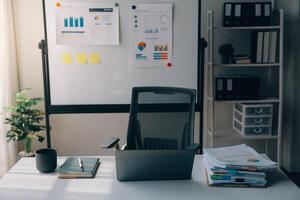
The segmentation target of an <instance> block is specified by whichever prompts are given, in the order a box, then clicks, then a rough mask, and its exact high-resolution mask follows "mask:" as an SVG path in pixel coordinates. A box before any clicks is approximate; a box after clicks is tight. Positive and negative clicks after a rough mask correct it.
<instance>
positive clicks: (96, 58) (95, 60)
mask: <svg viewBox="0 0 300 200" xmlns="http://www.w3.org/2000/svg"><path fill="white" fill-rule="evenodd" d="M89 63H90V64H100V63H101V58H100V54H99V53H92V54H91V55H90V58H89Z"/></svg>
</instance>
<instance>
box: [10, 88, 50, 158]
mask: <svg viewBox="0 0 300 200" xmlns="http://www.w3.org/2000/svg"><path fill="white" fill-rule="evenodd" d="M27 91H28V90H22V91H20V92H17V94H16V104H15V105H14V106H11V107H7V108H5V111H6V112H7V113H9V114H10V116H9V117H7V118H6V119H5V123H6V124H9V125H10V129H9V130H8V131H7V133H6V137H7V139H8V141H9V142H10V141H23V145H24V151H21V152H20V153H19V155H20V156H22V157H28V156H34V153H33V152H32V151H31V145H32V141H33V140H38V141H39V142H43V141H44V139H45V138H44V137H43V136H41V135H38V134H37V133H38V132H40V131H42V130H45V128H46V127H45V126H44V125H41V124H40V122H41V121H42V120H43V119H44V114H43V113H42V112H41V111H40V110H39V109H36V108H34V107H35V106H36V105H37V104H39V103H40V102H41V101H42V100H43V99H42V98H40V97H37V98H27V97H26V96H25V94H26V93H27Z"/></svg>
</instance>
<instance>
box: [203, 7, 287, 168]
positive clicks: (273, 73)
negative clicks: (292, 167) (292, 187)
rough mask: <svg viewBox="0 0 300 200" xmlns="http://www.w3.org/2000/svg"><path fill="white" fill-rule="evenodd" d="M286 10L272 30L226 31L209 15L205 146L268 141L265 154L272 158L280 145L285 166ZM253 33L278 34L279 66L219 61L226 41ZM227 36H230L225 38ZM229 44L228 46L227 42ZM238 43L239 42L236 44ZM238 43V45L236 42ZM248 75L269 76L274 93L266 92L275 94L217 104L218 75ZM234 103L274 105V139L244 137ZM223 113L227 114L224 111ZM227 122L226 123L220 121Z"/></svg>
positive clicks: (246, 28) (210, 13) (256, 28)
mask: <svg viewBox="0 0 300 200" xmlns="http://www.w3.org/2000/svg"><path fill="white" fill-rule="evenodd" d="M283 17H284V13H283V10H279V11H276V14H275V13H274V20H273V21H274V25H272V26H255V27H222V26H219V25H215V24H214V12H213V11H212V10H210V11H208V13H207V27H206V28H207V41H208V48H207V54H206V65H205V75H206V80H205V91H206V92H205V98H206V100H205V109H206V110H205V116H206V121H205V131H204V132H205V140H206V141H205V142H206V147H207V148H211V147H216V146H217V145H215V143H216V140H224V139H226V140H227V141H228V140H229V141H230V140H238V141H241V142H247V141H252V142H255V141H257V142H258V141H259V142H261V141H264V142H265V148H264V149H265V152H261V153H265V154H267V155H268V152H269V142H271V141H272V142H274V141H275V142H276V143H277V144H276V146H275V148H276V150H277V151H276V158H277V162H278V163H279V166H280V163H281V160H280V152H281V148H280V147H281V135H282V133H281V129H282V99H283V97H282V94H283V92H282V84H283ZM253 31H277V33H278V34H277V37H278V42H277V48H278V49H277V51H278V53H277V55H278V56H277V57H278V58H277V62H276V63H251V64H222V63H221V61H220V60H221V59H220V57H219V59H218V56H219V55H218V51H217V49H218V47H219V46H220V45H222V44H224V43H222V42H223V41H222V39H223V38H226V36H228V37H227V38H231V39H232V40H236V38H233V37H232V36H231V35H230V34H235V36H237V37H238V36H241V37H244V38H245V36H243V34H248V37H249V35H251V32H253ZM225 32H226V34H224V33H225ZM216 34H222V36H221V37H216ZM225 42H228V40H227V41H225ZM235 42H236V41H235ZM236 43H237V42H236ZM243 70H244V71H246V72H248V73H249V72H250V74H251V73H252V74H253V73H258V74H259V73H263V71H264V73H266V74H267V75H266V77H267V78H266V79H267V81H266V82H265V84H266V85H267V88H269V89H270V91H269V90H268V91H267V90H266V95H268V94H272V95H271V96H267V97H265V98H262V99H259V100H230V101H224V100H215V75H216V74H217V73H218V72H220V71H221V72H222V71H226V72H228V71H229V72H236V71H243ZM234 103H259V104H267V103H271V104H273V107H274V110H275V112H274V113H275V114H274V117H273V133H272V135H260V136H242V135H240V134H239V133H238V132H236V131H235V130H234V129H233V128H232V120H233V119H232V118H233V117H232V112H233V111H232V110H233V109H230V108H232V107H233V105H234ZM222 109H223V110H222ZM220 118H221V119H225V120H220Z"/></svg>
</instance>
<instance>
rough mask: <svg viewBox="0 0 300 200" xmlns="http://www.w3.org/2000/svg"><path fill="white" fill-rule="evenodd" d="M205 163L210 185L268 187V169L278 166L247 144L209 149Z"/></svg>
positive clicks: (205, 154) (206, 152)
mask: <svg viewBox="0 0 300 200" xmlns="http://www.w3.org/2000/svg"><path fill="white" fill-rule="evenodd" d="M204 163H205V170H206V174H207V182H208V184H209V185H210V186H232V187H266V186H267V180H268V179H267V174H266V171H271V170H275V169H276V168H277V165H276V163H275V162H273V161H271V160H269V159H268V158H265V157H264V156H262V155H260V154H258V153H257V152H256V151H255V150H254V149H252V148H251V147H249V146H247V145H245V144H243V145H236V146H231V147H221V148H214V149H207V150H206V151H205V153H204Z"/></svg>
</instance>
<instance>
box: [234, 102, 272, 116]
mask: <svg viewBox="0 0 300 200" xmlns="http://www.w3.org/2000/svg"><path fill="white" fill-rule="evenodd" d="M234 110H235V111H238V112H240V113H241V114H242V115H244V116H248V117H249V116H269V117H273V105H272V104H242V103H236V104H235V105H234Z"/></svg>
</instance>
